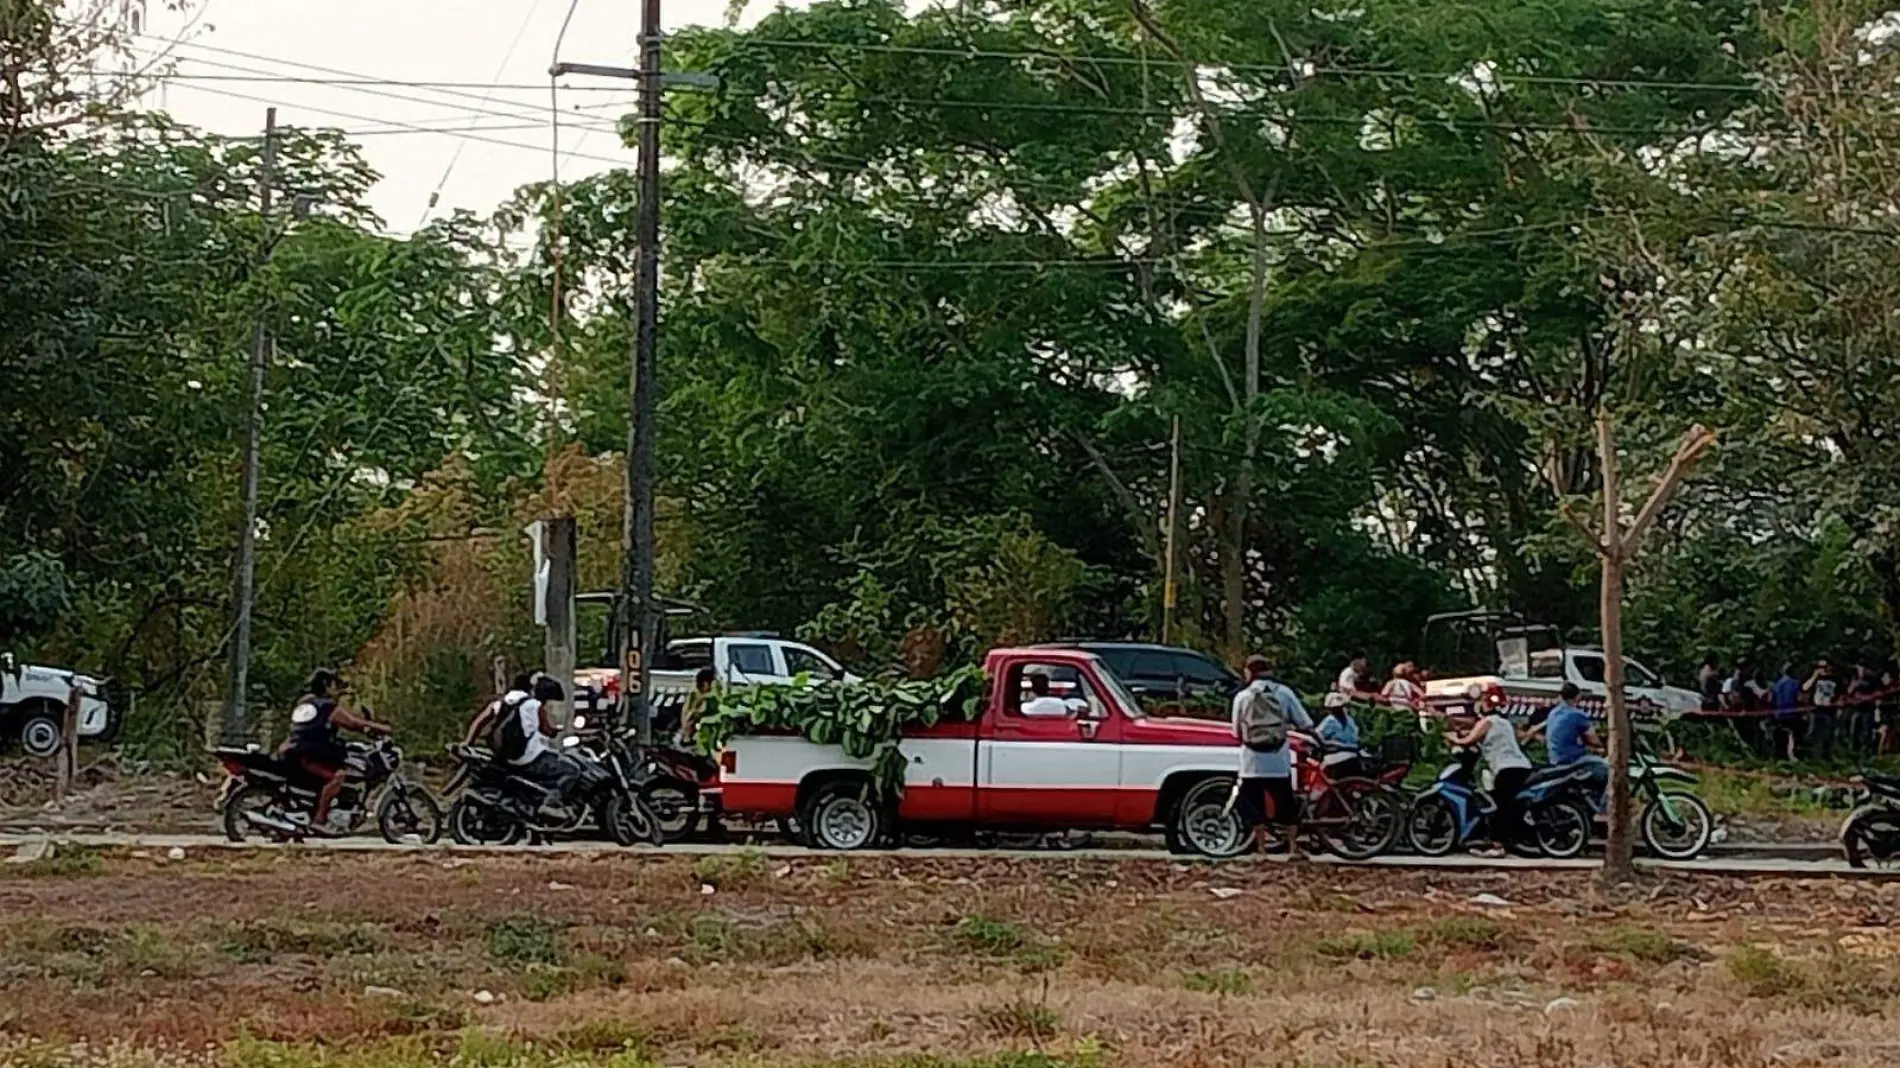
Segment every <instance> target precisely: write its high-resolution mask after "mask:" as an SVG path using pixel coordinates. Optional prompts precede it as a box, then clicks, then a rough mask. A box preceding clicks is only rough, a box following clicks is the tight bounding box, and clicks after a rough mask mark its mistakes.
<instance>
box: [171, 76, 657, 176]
mask: <svg viewBox="0 0 1900 1068" xmlns="http://www.w3.org/2000/svg"><path fill="white" fill-rule="evenodd" d="M179 88H181V89H187V88H188V89H191V90H193V91H196V92H200V93H210V94H212V95H214V96H225V97H231V98H232V99H235V100H249V101H253V102H255V103H259V104H274V105H276V106H277V107H281V108H291V109H298V108H301V109H302V110H305V111H314V112H317V113H318V114H322V115H334V116H336V117H337V118H340V119H349V120H350V121H352V122H374V123H387V124H388V125H389V126H391V127H393V128H396V129H403V130H408V131H410V132H412V133H425V134H437V135H439V136H442V137H457V138H461V139H463V140H467V141H474V142H477V143H480V144H485V145H495V146H498V147H501V148H518V149H522V150H524V151H528V152H545V151H547V146H545V145H535V144H527V143H525V142H521V141H504V140H501V139H499V138H494V137H483V136H481V135H479V134H474V133H469V132H467V130H466V129H462V130H445V129H440V128H437V127H431V126H423V125H418V124H415V123H407V122H401V121H398V120H396V119H387V118H381V117H378V116H373V115H358V114H356V113H354V112H349V111H341V110H338V109H336V108H327V107H319V106H317V105H315V104H289V103H286V102H284V101H282V100H273V99H271V98H269V97H262V96H253V95H251V94H249V93H238V92H233V91H231V90H229V89H212V88H209V87H207V86H202V85H191V86H182V85H181V86H179ZM534 128H535V129H544V128H545V126H544V125H543V124H541V123H536V124H535V127H534ZM570 158H579V159H585V160H591V161H593V162H595V163H605V164H608V165H609V166H614V167H624V166H626V163H627V161H626V160H624V159H613V158H611V157H608V156H593V155H580V154H574V155H571V156H570Z"/></svg>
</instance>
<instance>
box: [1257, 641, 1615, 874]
mask: <svg viewBox="0 0 1900 1068" xmlns="http://www.w3.org/2000/svg"><path fill="white" fill-rule="evenodd" d="M1366 670H1367V660H1366V657H1365V654H1363V653H1358V654H1355V655H1354V656H1353V657H1352V660H1351V663H1349V664H1348V665H1347V666H1346V669H1345V670H1343V671H1341V672H1340V674H1339V678H1338V679H1337V680H1336V681H1335V683H1334V686H1333V688H1332V689H1331V690H1330V691H1328V692H1327V694H1326V697H1325V700H1324V704H1325V714H1324V715H1323V716H1322V717H1321V718H1320V719H1319V720H1318V721H1315V720H1314V719H1313V717H1312V714H1311V713H1309V712H1308V711H1307V710H1306V706H1305V704H1304V703H1302V702H1301V700H1300V698H1299V695H1298V694H1296V693H1294V692H1293V689H1292V688H1291V687H1289V686H1287V685H1286V684H1285V683H1282V682H1279V681H1277V680H1276V679H1274V678H1273V677H1272V671H1271V668H1270V665H1269V664H1268V662H1267V659H1266V658H1265V657H1262V656H1252V657H1248V658H1247V663H1246V669H1245V679H1246V683H1245V685H1244V686H1243V687H1242V688H1241V690H1240V692H1239V693H1237V694H1235V695H1234V698H1233V706H1232V715H1233V724H1234V735H1235V738H1236V740H1237V741H1238V742H1239V749H1240V768H1239V771H1240V787H1239V791H1238V794H1237V796H1236V799H1235V800H1236V804H1235V808H1236V812H1237V814H1238V815H1239V817H1240V819H1241V822H1242V824H1243V825H1244V826H1246V827H1247V828H1249V829H1250V830H1251V832H1252V833H1253V835H1254V836H1255V845H1256V848H1257V850H1258V852H1260V853H1263V854H1264V853H1266V852H1268V850H1269V848H1270V847H1271V845H1272V840H1271V839H1272V833H1271V832H1272V831H1273V830H1275V829H1277V830H1279V831H1280V832H1281V837H1282V839H1283V841H1284V843H1285V849H1286V852H1287V853H1288V854H1289V855H1290V856H1297V855H1298V853H1299V841H1300V816H1301V809H1302V805H1301V798H1300V790H1299V787H1298V783H1297V782H1296V776H1295V774H1294V770H1295V769H1294V765H1295V761H1294V755H1295V754H1294V752H1293V749H1292V747H1291V746H1290V745H1289V744H1288V737H1289V734H1290V732H1291V731H1293V730H1301V731H1306V732H1308V733H1310V734H1311V735H1312V736H1314V737H1316V738H1317V739H1318V740H1319V743H1320V745H1321V747H1322V749H1321V757H1320V760H1321V763H1322V765H1323V766H1324V767H1325V769H1326V774H1327V776H1328V777H1329V778H1332V779H1335V780H1337V779H1343V778H1349V777H1352V776H1355V775H1357V774H1358V773H1359V769H1358V768H1357V766H1356V765H1357V763H1358V761H1359V758H1360V746H1361V744H1362V739H1361V736H1360V732H1359V723H1358V721H1357V720H1356V719H1355V718H1354V717H1353V713H1352V708H1353V705H1354V704H1355V703H1357V702H1360V701H1363V700H1366V699H1369V698H1371V699H1376V700H1378V701H1380V702H1382V703H1386V704H1391V705H1396V706H1400V707H1416V706H1417V705H1419V704H1422V703H1423V700H1424V685H1423V681H1422V679H1420V677H1419V673H1418V671H1417V669H1416V667H1414V666H1413V665H1412V664H1409V663H1402V664H1399V665H1398V666H1396V667H1395V668H1394V669H1393V672H1392V678H1391V680H1390V681H1388V682H1387V683H1386V684H1385V685H1384V687H1382V688H1381V689H1380V690H1378V691H1373V690H1371V689H1370V688H1369V687H1367V686H1365V685H1364V683H1363V681H1362V680H1363V679H1364V678H1365V676H1366ZM1581 697H1582V694H1581V693H1580V692H1579V691H1578V689H1577V686H1576V685H1575V684H1574V683H1568V682H1566V683H1564V684H1563V686H1562V688H1561V689H1560V690H1559V692H1558V700H1557V703H1556V704H1555V705H1554V706H1553V707H1552V708H1551V709H1550V711H1549V713H1548V714H1547V715H1544V716H1542V717H1540V718H1539V719H1538V720H1537V721H1536V722H1535V723H1533V724H1530V725H1527V726H1519V725H1518V724H1516V723H1513V722H1512V721H1511V720H1510V719H1509V718H1508V717H1507V716H1505V715H1504V714H1503V713H1502V712H1500V711H1495V710H1494V711H1491V712H1488V713H1479V712H1477V711H1475V710H1472V709H1470V708H1465V707H1461V708H1460V709H1458V710H1456V711H1454V712H1452V714H1451V715H1450V716H1448V717H1447V719H1446V730H1445V741H1446V742H1447V743H1448V744H1450V745H1452V746H1454V747H1457V748H1465V749H1471V750H1474V751H1476V753H1477V754H1478V758H1479V759H1480V760H1482V761H1483V763H1484V765H1485V768H1486V770H1488V771H1489V772H1490V779H1491V789H1490V793H1491V797H1492V800H1493V801H1494V802H1495V803H1496V804H1497V813H1496V816H1495V817H1494V818H1493V819H1492V820H1491V821H1490V829H1491V834H1492V838H1493V843H1492V846H1491V848H1490V850H1489V851H1490V852H1491V853H1493V854H1502V853H1503V851H1504V850H1505V849H1506V848H1508V847H1509V846H1510V845H1511V844H1512V842H1511V838H1512V836H1513V835H1514V834H1516V833H1517V831H1518V828H1519V826H1520V824H1521V822H1522V820H1521V817H1520V813H1519V808H1518V803H1517V802H1518V796H1519V793H1520V791H1521V790H1522V789H1523V787H1524V786H1525V784H1526V783H1527V782H1528V781H1529V779H1530V777H1531V773H1532V771H1533V769H1534V768H1535V765H1534V764H1533V763H1532V761H1531V758H1530V757H1529V756H1528V755H1527V754H1526V752H1525V750H1524V744H1525V743H1527V742H1541V743H1543V745H1544V749H1545V754H1546V756H1547V757H1548V759H1549V764H1550V766H1551V767H1574V768H1578V769H1581V770H1587V771H1588V772H1589V773H1590V778H1589V780H1588V781H1589V782H1590V783H1591V784H1592V786H1593V788H1594V789H1595V790H1596V792H1597V793H1598V794H1599V795H1600V794H1601V793H1602V791H1603V789H1604V788H1605V787H1606V786H1607V784H1608V783H1609V779H1610V765H1609V762H1608V761H1607V760H1605V759H1604V757H1603V755H1602V754H1603V753H1604V751H1605V746H1604V742H1603V739H1602V738H1601V737H1600V736H1599V735H1598V734H1597V731H1596V728H1595V726H1594V724H1593V723H1592V721H1591V718H1590V715H1589V713H1588V712H1586V711H1584V709H1583V708H1582V707H1581V705H1580V703H1579V702H1580V699H1581Z"/></svg>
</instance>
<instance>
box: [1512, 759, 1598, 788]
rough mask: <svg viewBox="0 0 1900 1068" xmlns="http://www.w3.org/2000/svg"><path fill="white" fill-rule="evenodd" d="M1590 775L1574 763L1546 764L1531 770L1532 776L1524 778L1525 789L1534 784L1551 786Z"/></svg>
mask: <svg viewBox="0 0 1900 1068" xmlns="http://www.w3.org/2000/svg"><path fill="white" fill-rule="evenodd" d="M1588 777H1589V773H1588V772H1587V771H1585V770H1584V769H1582V768H1579V767H1576V766H1575V765H1572V764H1557V765H1546V766H1544V767H1541V768H1538V769H1536V770H1535V771H1533V772H1531V775H1530V778H1528V779H1526V780H1524V789H1526V790H1528V789H1530V788H1531V787H1533V786H1549V785H1551V784H1552V783H1557V782H1562V781H1564V780H1566V779H1572V778H1574V779H1584V778H1588Z"/></svg>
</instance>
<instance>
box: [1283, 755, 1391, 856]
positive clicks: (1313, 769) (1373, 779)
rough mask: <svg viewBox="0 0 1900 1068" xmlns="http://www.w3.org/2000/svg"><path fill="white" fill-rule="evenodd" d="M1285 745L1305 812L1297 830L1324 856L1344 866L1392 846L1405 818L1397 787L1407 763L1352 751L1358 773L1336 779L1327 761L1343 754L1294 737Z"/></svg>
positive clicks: (1334, 765) (1337, 776)
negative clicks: (1309, 836)
mask: <svg viewBox="0 0 1900 1068" xmlns="http://www.w3.org/2000/svg"><path fill="white" fill-rule="evenodd" d="M1289 744H1290V745H1292V746H1293V749H1294V753H1295V755H1296V759H1297V760H1298V761H1299V765H1298V771H1299V777H1298V779H1297V782H1298V783H1299V785H1300V792H1301V793H1302V794H1303V795H1304V805H1305V808H1306V815H1305V816H1304V817H1303V818H1302V819H1301V821H1300V822H1301V825H1302V826H1303V827H1305V828H1307V829H1310V830H1311V831H1312V832H1313V835H1314V837H1316V838H1317V839H1318V840H1319V843H1320V844H1321V845H1322V846H1324V847H1325V848H1326V850H1327V851H1328V852H1331V853H1334V854H1336V855H1338V856H1340V857H1342V858H1344V859H1346V860H1371V859H1372V858H1373V857H1376V856H1378V855H1379V854H1381V853H1384V852H1386V851H1387V850H1389V849H1391V848H1392V846H1393V845H1394V844H1396V843H1397V842H1398V839H1399V832H1400V823H1401V819H1400V817H1401V816H1402V815H1403V814H1404V812H1405V795H1404V794H1403V793H1401V792H1400V790H1399V784H1400V783H1402V782H1404V781H1405V776H1406V775H1407V774H1408V773H1409V772H1410V771H1411V770H1412V765H1411V763H1410V758H1409V757H1407V758H1406V759H1404V760H1388V759H1386V758H1385V757H1384V756H1383V755H1382V754H1381V753H1379V752H1374V751H1372V750H1366V749H1360V750H1354V751H1351V755H1352V756H1353V757H1354V758H1355V759H1356V760H1357V762H1358V764H1359V773H1358V774H1356V775H1350V776H1343V777H1342V776H1340V775H1339V774H1338V770H1339V765H1337V764H1329V763H1328V758H1329V757H1337V756H1340V755H1343V754H1345V753H1347V752H1348V751H1346V750H1342V749H1339V748H1338V747H1337V746H1333V745H1329V744H1327V743H1324V742H1322V741H1320V739H1319V738H1318V737H1317V736H1314V735H1309V734H1306V733H1303V732H1298V731H1296V732H1294V733H1293V736H1292V740H1291V741H1290V742H1289Z"/></svg>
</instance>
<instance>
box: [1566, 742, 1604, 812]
mask: <svg viewBox="0 0 1900 1068" xmlns="http://www.w3.org/2000/svg"><path fill="white" fill-rule="evenodd" d="M1558 766H1559V767H1565V768H1586V769H1588V770H1589V772H1590V791H1591V794H1592V800H1593V801H1594V802H1595V803H1596V807H1597V811H1599V812H1601V811H1602V810H1604V809H1606V808H1608V807H1609V802H1610V795H1609V789H1610V762H1609V761H1607V760H1605V759H1603V758H1602V757H1600V756H1597V755H1596V754H1595V753H1591V754H1590V755H1589V756H1582V757H1578V758H1577V759H1575V760H1573V761H1571V762H1570V763H1568V764H1560V765H1558Z"/></svg>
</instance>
